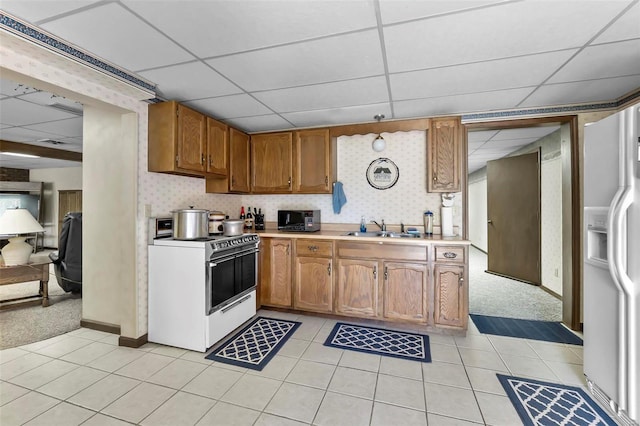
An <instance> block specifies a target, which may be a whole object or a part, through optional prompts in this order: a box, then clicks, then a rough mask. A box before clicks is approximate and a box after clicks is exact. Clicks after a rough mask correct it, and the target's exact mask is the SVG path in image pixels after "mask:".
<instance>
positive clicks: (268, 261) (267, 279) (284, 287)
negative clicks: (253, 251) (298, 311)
mask: <svg viewBox="0 0 640 426" xmlns="http://www.w3.org/2000/svg"><path fill="white" fill-rule="evenodd" d="M262 242H263V244H264V245H263V247H262V250H263V251H264V253H263V256H264V257H263V259H264V262H263V264H262V265H261V269H262V270H261V274H260V276H261V282H260V287H261V288H260V298H261V299H262V300H261V304H262V305H267V306H282V307H291V306H292V297H291V293H292V291H291V290H292V289H291V256H292V250H291V247H292V242H291V240H290V239H284V238H264V239H263V240H262Z"/></svg>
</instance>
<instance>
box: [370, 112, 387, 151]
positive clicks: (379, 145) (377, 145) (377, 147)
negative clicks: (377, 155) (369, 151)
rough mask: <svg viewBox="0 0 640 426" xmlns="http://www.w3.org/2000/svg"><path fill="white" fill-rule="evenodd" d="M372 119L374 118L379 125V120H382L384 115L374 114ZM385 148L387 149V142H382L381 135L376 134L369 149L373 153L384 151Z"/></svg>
mask: <svg viewBox="0 0 640 426" xmlns="http://www.w3.org/2000/svg"><path fill="white" fill-rule="evenodd" d="M373 118H375V119H376V120H377V121H378V123H379V122H380V120H382V119H383V118H384V114H376V115H374V116H373ZM386 147H387V142H386V141H385V140H384V138H383V137H382V135H381V134H378V137H376V138H375V139H374V140H373V143H372V144H371V148H373V150H374V151H375V152H380V151H384V149H385V148H386Z"/></svg>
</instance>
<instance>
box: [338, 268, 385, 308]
mask: <svg viewBox="0 0 640 426" xmlns="http://www.w3.org/2000/svg"><path fill="white" fill-rule="evenodd" d="M378 263H379V262H378V261H377V260H364V259H338V284H337V286H336V290H337V294H336V313H338V314H344V315H350V316H358V317H368V318H371V317H377V316H378V306H379V303H378Z"/></svg>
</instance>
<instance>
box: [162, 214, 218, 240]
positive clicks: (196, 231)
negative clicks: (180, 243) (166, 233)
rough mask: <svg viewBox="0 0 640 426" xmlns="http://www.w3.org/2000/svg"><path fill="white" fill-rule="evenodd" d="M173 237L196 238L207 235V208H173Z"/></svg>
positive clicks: (178, 238)
mask: <svg viewBox="0 0 640 426" xmlns="http://www.w3.org/2000/svg"><path fill="white" fill-rule="evenodd" d="M171 213H172V214H173V238H175V239H176V240H197V239H198V238H206V237H208V236H209V210H203V209H194V208H193V206H189V208H188V209H181V210H174V211H172V212H171Z"/></svg>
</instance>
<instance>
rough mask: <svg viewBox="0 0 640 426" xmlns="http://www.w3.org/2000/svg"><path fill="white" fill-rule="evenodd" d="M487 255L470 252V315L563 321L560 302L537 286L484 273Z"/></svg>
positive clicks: (472, 250)
mask: <svg viewBox="0 0 640 426" xmlns="http://www.w3.org/2000/svg"><path fill="white" fill-rule="evenodd" d="M486 269H487V255H486V254H484V253H483V252H481V251H480V250H478V249H477V248H475V247H471V249H470V250H469V312H470V313H472V314H479V315H490V316H495V317H506V318H520V319H529V320H538V321H562V301H561V300H560V299H557V298H556V297H554V296H552V295H550V294H549V293H547V292H546V291H544V290H542V289H541V288H540V287H536V286H534V285H531V284H525V283H523V282H520V281H515V280H511V279H509V278H504V277H499V276H497V275H493V274H489V273H486V272H485V270H486Z"/></svg>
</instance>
